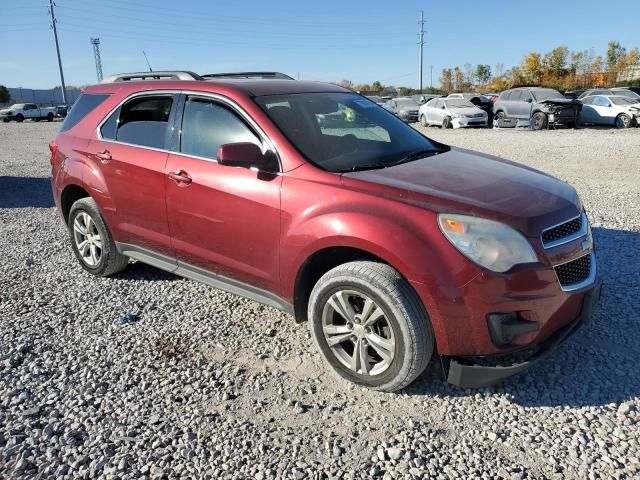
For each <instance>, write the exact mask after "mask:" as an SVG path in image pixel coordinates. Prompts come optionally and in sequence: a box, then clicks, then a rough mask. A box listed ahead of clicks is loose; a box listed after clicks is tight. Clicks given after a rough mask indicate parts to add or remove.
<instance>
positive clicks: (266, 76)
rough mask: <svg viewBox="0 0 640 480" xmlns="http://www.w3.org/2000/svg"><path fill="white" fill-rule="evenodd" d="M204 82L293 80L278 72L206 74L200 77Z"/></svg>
mask: <svg viewBox="0 0 640 480" xmlns="http://www.w3.org/2000/svg"><path fill="white" fill-rule="evenodd" d="M202 78H203V79H205V80H211V79H216V78H253V79H264V80H267V79H280V80H293V78H292V77H290V76H289V75H286V74H284V73H280V72H234V73H207V74H206V75H202Z"/></svg>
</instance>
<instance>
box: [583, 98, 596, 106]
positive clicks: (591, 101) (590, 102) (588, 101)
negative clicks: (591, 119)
mask: <svg viewBox="0 0 640 480" xmlns="http://www.w3.org/2000/svg"><path fill="white" fill-rule="evenodd" d="M594 98H595V97H587V98H585V99H584V100H583V101H582V103H584V104H585V105H591V104H592V103H593V99H594Z"/></svg>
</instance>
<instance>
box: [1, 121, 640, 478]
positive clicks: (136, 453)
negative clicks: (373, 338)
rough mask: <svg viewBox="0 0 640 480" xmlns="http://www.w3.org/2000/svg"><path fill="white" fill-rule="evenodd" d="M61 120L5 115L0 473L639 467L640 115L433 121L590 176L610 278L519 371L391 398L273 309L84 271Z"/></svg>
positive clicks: (143, 275)
mask: <svg viewBox="0 0 640 480" xmlns="http://www.w3.org/2000/svg"><path fill="white" fill-rule="evenodd" d="M56 127H57V125H56V124H48V123H44V124H43V123H39V124H38V123H30V122H25V123H23V124H15V123H10V124H6V125H5V124H0V255H1V256H2V262H1V263H0V373H1V377H0V378H1V383H0V478H50V477H53V478H97V477H105V478H141V477H144V478H238V479H240V478H255V479H268V478H292V479H303V478H376V477H380V478H384V479H391V478H424V477H429V476H431V477H433V478H460V477H464V478H503V479H521V478H574V479H588V478H638V477H639V476H640V438H639V437H640V428H638V422H639V420H640V401H639V396H640V373H639V372H640V370H639V369H638V357H639V354H640V344H639V342H638V338H640V336H639V333H640V332H639V324H640V323H639V321H640V318H639V313H638V312H640V273H639V272H640V260H638V251H640V166H639V165H638V162H639V161H640V154H639V153H640V129H635V130H630V131H624V132H619V131H612V130H578V131H557V132H540V133H537V132H527V131H507V130H499V131H490V130H484V131H479V130H474V131H457V130H456V131H442V130H439V129H429V134H430V135H432V136H433V137H434V138H436V139H438V140H441V141H445V142H448V143H452V144H454V145H459V146H463V147H468V148H475V149H478V150H481V151H486V152H490V153H494V154H498V155H503V156H506V157H510V158H513V159H515V160H517V161H521V162H523V163H526V164H528V165H532V166H534V167H539V168H541V169H543V170H546V171H548V172H550V173H552V174H554V175H556V176H558V177H560V178H562V179H564V180H567V181H569V182H571V183H572V184H574V185H575V186H576V187H577V188H578V190H579V191H580V194H581V196H582V198H583V200H584V202H585V204H586V205H587V207H588V210H589V214H590V216H591V218H592V220H593V222H594V224H595V226H596V228H595V229H594V234H595V237H596V242H597V249H598V255H599V262H600V268H601V270H602V271H603V272H604V273H605V275H606V282H607V284H606V289H605V291H604V297H603V299H602V303H601V310H600V312H599V313H598V314H597V315H596V317H595V319H594V322H593V323H592V324H591V325H589V326H588V328H586V329H583V330H582V331H581V332H580V333H578V334H577V335H576V336H575V337H574V338H572V339H571V341H570V342H569V343H568V344H567V345H566V346H565V347H564V348H563V349H562V350H561V351H559V352H558V353H557V354H556V355H555V356H554V357H553V358H551V359H549V360H548V361H546V362H544V363H542V364H540V365H538V366H536V367H535V368H533V369H531V370H530V371H529V372H527V373H525V374H523V375H521V376H519V377H516V378H513V379H511V380H509V381H508V382H506V383H504V384H503V385H502V386H499V387H494V388H488V389H484V390H474V391H465V390H462V389H457V388H453V387H450V386H448V385H447V384H445V383H444V381H443V379H442V377H441V374H440V373H439V371H438V369H437V366H436V365H432V367H431V368H430V369H429V370H428V371H427V372H426V373H425V375H424V376H423V377H422V378H421V379H419V380H418V381H417V382H416V383H415V384H414V385H413V386H412V387H410V388H409V389H407V390H405V391H404V392H402V393H401V394H382V393H377V392H370V391H366V390H363V389H360V388H356V387H353V386H351V385H348V384H346V383H345V382H342V381H341V380H338V379H337V378H336V377H335V376H334V375H332V374H329V373H327V370H326V369H325V367H324V366H323V365H322V364H321V362H320V359H319V356H318V355H317V354H316V353H315V351H314V348H313V344H312V341H311V339H310V337H309V335H308V332H307V329H306V327H305V326H298V325H296V324H295V323H294V322H293V320H292V318H291V317H289V316H287V315H285V314H283V313H280V312H278V311H276V310H273V309H270V308H267V307H263V306H261V305H258V304H256V303H254V302H251V301H248V300H244V299H241V298H238V297H235V296H233V295H230V294H227V293H224V292H222V291H219V290H215V289H213V288H210V287H207V286H204V285H200V284H197V283H195V282H192V281H187V280H183V279H180V278H177V277H174V276H171V275H169V274H166V273H163V272H160V271H158V270H155V269H153V268H151V267H147V266H144V265H142V264H132V265H130V267H129V268H128V270H127V271H126V272H124V273H123V274H121V275H118V276H116V277H115V278H111V279H100V278H94V277H91V276H90V275H88V274H87V273H84V271H83V270H82V269H81V268H80V267H79V266H78V265H77V262H76V261H75V259H74V257H73V254H72V251H71V248H70V246H69V242H68V239H67V236H66V232H65V230H64V228H63V226H62V225H61V224H60V222H59V220H58V218H57V216H56V214H55V212H54V210H53V208H52V199H51V193H50V187H49V180H48V178H47V177H48V175H49V163H48V150H47V142H48V141H49V140H50V139H51V138H53V136H54V135H55V130H56ZM127 312H131V313H135V314H138V315H139V318H138V320H137V321H136V322H134V323H131V324H128V325H125V326H118V325H117V320H118V319H120V318H121V317H122V316H123V315H124V314H125V313H127Z"/></svg>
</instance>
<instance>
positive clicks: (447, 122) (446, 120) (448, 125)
mask: <svg viewBox="0 0 640 480" xmlns="http://www.w3.org/2000/svg"><path fill="white" fill-rule="evenodd" d="M442 128H453V123H451V117H444V120H443V121H442Z"/></svg>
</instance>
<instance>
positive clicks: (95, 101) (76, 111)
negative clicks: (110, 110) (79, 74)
mask: <svg viewBox="0 0 640 480" xmlns="http://www.w3.org/2000/svg"><path fill="white" fill-rule="evenodd" d="M107 98H109V95H106V94H96V93H82V94H81V95H80V96H79V97H78V99H77V100H76V101H75V103H74V104H73V106H72V107H71V110H69V113H68V114H67V116H66V117H65V119H64V122H63V123H62V126H61V127H60V131H61V132H66V131H67V130H70V129H72V128H73V127H75V126H76V125H77V124H78V123H79V122H80V120H82V119H83V118H84V117H86V116H87V115H88V114H89V113H91V112H92V111H93V110H94V109H95V108H96V107H97V106H98V105H100V104H101V103H102V102H104V101H105V100H106V99H107Z"/></svg>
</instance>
